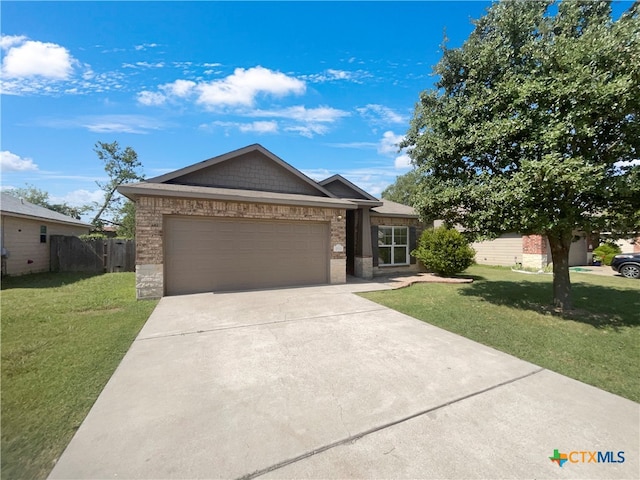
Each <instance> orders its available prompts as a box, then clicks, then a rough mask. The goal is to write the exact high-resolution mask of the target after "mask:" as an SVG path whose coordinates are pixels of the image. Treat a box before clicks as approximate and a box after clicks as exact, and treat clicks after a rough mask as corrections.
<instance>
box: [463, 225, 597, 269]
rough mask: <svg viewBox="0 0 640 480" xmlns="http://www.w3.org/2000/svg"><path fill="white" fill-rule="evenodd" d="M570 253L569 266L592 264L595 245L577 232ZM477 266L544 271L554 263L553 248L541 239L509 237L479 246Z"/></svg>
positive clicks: (535, 236) (489, 241)
mask: <svg viewBox="0 0 640 480" xmlns="http://www.w3.org/2000/svg"><path fill="white" fill-rule="evenodd" d="M573 240H574V241H573V242H572V243H571V249H570V250H569V266H571V267H572V266H577V265H589V264H591V259H592V253H591V252H592V251H593V248H592V247H593V245H591V244H590V243H589V237H588V235H586V234H585V233H584V232H575V235H574V238H573ZM471 246H472V247H473V248H474V249H475V251H476V262H477V263H480V264H483V265H505V266H513V265H515V264H521V265H522V266H524V267H529V268H544V267H546V266H547V265H548V264H550V263H551V248H550V247H549V242H548V241H547V240H546V238H544V237H542V236H541V235H521V234H519V233H507V234H504V235H501V236H499V237H498V238H496V239H494V240H486V241H484V242H475V243H473V244H472V245H471Z"/></svg>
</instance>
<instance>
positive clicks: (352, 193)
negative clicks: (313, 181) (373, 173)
mask: <svg viewBox="0 0 640 480" xmlns="http://www.w3.org/2000/svg"><path fill="white" fill-rule="evenodd" d="M319 183H320V185H322V186H323V187H324V188H326V189H327V190H329V191H330V192H331V193H333V194H334V195H335V196H336V197H338V198H350V199H357V200H371V201H374V202H376V201H378V199H377V198H376V197H374V196H373V195H371V194H369V193H367V192H365V191H364V190H362V189H361V188H360V187H358V186H357V185H355V184H354V183H352V182H350V181H349V180H347V179H346V178H344V177H343V176H342V175H334V176H332V177H329V178H327V179H325V180H323V181H321V182H319Z"/></svg>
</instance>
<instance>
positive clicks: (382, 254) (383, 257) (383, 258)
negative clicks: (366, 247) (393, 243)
mask: <svg viewBox="0 0 640 480" xmlns="http://www.w3.org/2000/svg"><path fill="white" fill-rule="evenodd" d="M378 264H379V265H389V264H391V247H380V248H379V249H378Z"/></svg>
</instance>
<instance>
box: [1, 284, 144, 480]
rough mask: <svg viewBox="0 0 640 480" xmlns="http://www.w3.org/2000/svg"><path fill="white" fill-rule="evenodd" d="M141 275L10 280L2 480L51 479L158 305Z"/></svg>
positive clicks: (5, 294) (5, 312)
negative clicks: (138, 281)
mask: <svg viewBox="0 0 640 480" xmlns="http://www.w3.org/2000/svg"><path fill="white" fill-rule="evenodd" d="M134 282H135V280H134V274H133V273H112V274H105V275H99V276H87V275H83V274H65V273H55V274H53V273H46V274H35V275H28V276H23V277H15V278H6V279H3V281H2V293H1V299H0V304H1V306H2V449H1V450H2V451H1V453H2V479H18V478H46V476H47V475H48V474H49V472H50V471H51V469H52V468H53V465H54V462H55V460H56V459H57V458H58V457H59V456H60V454H61V453H62V451H63V450H64V448H65V447H66V446H67V444H68V443H69V441H70V440H71V437H72V436H73V435H74V433H75V431H76V429H77V428H78V427H79V426H80V424H81V423H82V421H83V419H84V418H85V416H86V415H87V413H88V412H89V409H90V408H91V406H92V405H93V403H94V402H95V400H96V398H97V397H98V395H99V393H100V392H101V391H102V389H103V387H104V386H105V384H106V383H107V381H108V380H109V378H110V377H111V374H112V373H113V372H114V370H115V368H116V367H117V365H118V364H119V363H120V360H121V359H122V357H123V356H124V354H125V353H126V351H127V350H128V349H129V346H130V345H131V343H132V341H133V339H134V338H135V336H136V335H137V334H138V332H139V330H140V328H141V327H142V325H143V324H144V322H145V321H146V319H147V318H148V317H149V315H150V313H151V311H152V310H153V308H154V307H155V305H156V302H148V301H145V302H138V301H136V299H135V287H134Z"/></svg>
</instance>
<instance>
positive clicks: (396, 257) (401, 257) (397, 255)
mask: <svg viewBox="0 0 640 480" xmlns="http://www.w3.org/2000/svg"><path fill="white" fill-rule="evenodd" d="M393 263H407V247H395V248H394V249H393Z"/></svg>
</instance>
